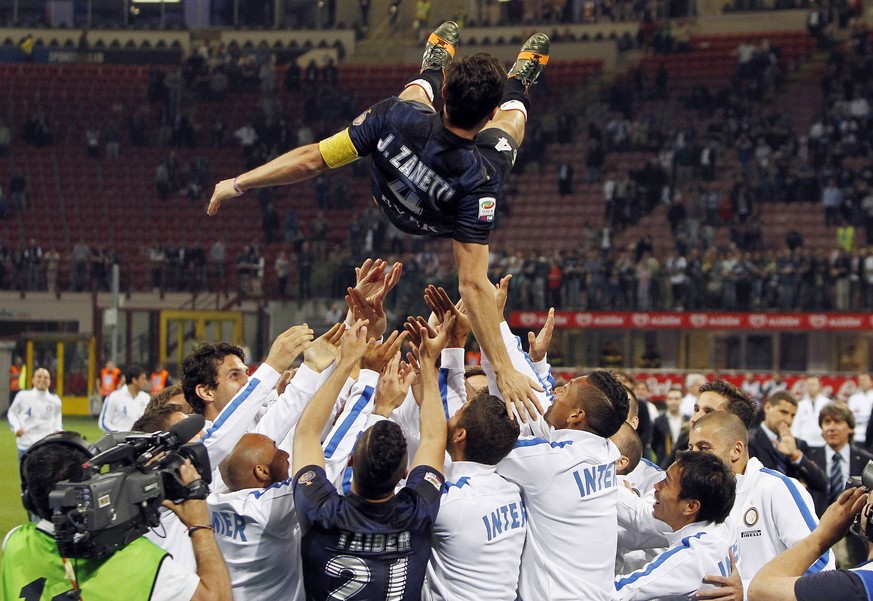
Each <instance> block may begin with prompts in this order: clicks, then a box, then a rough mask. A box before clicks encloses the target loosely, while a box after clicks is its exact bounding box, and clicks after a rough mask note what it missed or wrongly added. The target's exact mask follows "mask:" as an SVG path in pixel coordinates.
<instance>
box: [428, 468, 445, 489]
mask: <svg viewBox="0 0 873 601" xmlns="http://www.w3.org/2000/svg"><path fill="white" fill-rule="evenodd" d="M424 479H425V480H427V481H428V482H430V483H431V484H433V487H434V488H435V489H437V490H440V489H441V488H442V487H443V485H442V482H440V479H439V476H437V475H436V474H434V473H433V472H427V473H425V475H424Z"/></svg>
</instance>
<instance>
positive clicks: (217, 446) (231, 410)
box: [203, 363, 290, 469]
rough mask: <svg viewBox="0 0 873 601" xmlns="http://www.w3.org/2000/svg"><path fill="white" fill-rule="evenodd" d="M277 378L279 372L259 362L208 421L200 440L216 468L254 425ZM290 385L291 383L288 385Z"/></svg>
mask: <svg viewBox="0 0 873 601" xmlns="http://www.w3.org/2000/svg"><path fill="white" fill-rule="evenodd" d="M278 381H279V372H277V371H276V370H275V369H273V368H272V367H270V366H269V365H267V364H266V363H262V364H261V366H260V367H258V369H257V370H255V373H253V374H252V376H251V377H250V378H249V381H248V383H247V384H246V385H245V386H243V387H242V388H241V389H240V391H239V392H237V393H236V395H234V397H233V398H232V399H231V400H230V402H229V403H228V404H227V405H225V407H224V409H222V410H221V413H219V414H218V416H217V417H216V418H215V421H213V422H212V423H211V424H209V423H207V428H206V434H204V435H203V444H204V445H206V450H207V451H208V452H209V461H210V463H211V464H212V467H213V469H217V468H218V466H219V464H221V462H222V461H224V459H225V458H226V457H227V456H228V455H230V452H231V451H232V450H233V448H234V447H235V446H236V443H238V442H239V440H240V438H242V437H243V434H245V433H246V432H249V431H250V430H251V429H252V428H254V427H255V424H256V420H257V418H258V416H259V415H260V412H261V409H262V408H263V406H264V405H265V404H266V403H267V401H268V399H269V398H270V393H271V392H272V390H273V388H274V387H275V386H276V382H278ZM289 386H290V385H289ZM277 442H278V441H277Z"/></svg>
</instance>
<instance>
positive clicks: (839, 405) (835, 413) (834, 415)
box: [818, 401, 856, 433]
mask: <svg viewBox="0 0 873 601" xmlns="http://www.w3.org/2000/svg"><path fill="white" fill-rule="evenodd" d="M826 417H829V418H831V419H832V420H836V421H840V422H846V423H847V424H849V427H850V428H851V429H852V433H854V430H855V423H856V422H855V414H854V413H853V412H852V410H851V409H849V406H848V405H846V404H845V403H843V402H842V401H831V402H830V403H828V404H827V405H825V406H824V407H822V408H821V411H820V412H819V414H818V426H819V428H820V427H821V425H822V424H823V423H824V420H825V418H826Z"/></svg>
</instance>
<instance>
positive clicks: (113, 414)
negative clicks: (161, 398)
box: [100, 386, 151, 432]
mask: <svg viewBox="0 0 873 601" xmlns="http://www.w3.org/2000/svg"><path fill="white" fill-rule="evenodd" d="M150 399H151V397H149V393H147V392H145V391H144V390H140V391H139V392H138V393H137V394H136V396H135V397H134V396H132V395H131V394H130V390H129V389H128V386H122V387H121V388H119V389H118V390H115V391H113V392H111V393H109V394H108V395H106V398H105V399H103V409H102V410H101V411H100V428H101V429H102V430H103V431H104V432H130V431H131V430H133V424H134V422H136V420H138V419H139V418H141V417H142V414H143V412H144V411H145V408H146V405H148V404H149V400H150Z"/></svg>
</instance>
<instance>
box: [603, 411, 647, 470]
mask: <svg viewBox="0 0 873 601" xmlns="http://www.w3.org/2000/svg"><path fill="white" fill-rule="evenodd" d="M609 439H610V440H611V441H612V442H613V443H615V446H617V447H618V452H619V453H621V454H622V455H624V456H625V457H627V461H628V463H627V465H626V466H625V468H624V470H622V471H621V472H619V474H620V475H623V476H625V475H627V474H629V473H631V472H632V471H634V470H635V469H637V466H638V465H639V464H640V461H641V460H642V458H643V442H642V441H641V440H640V435H639V434H637V431H636V430H634V429H633V426H631V425H630V424H629V423H627V422H625V423H623V424H622V425H621V427H620V428H619V429H618V432H616V433H615V434H613V435H612V436H610V438H609Z"/></svg>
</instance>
